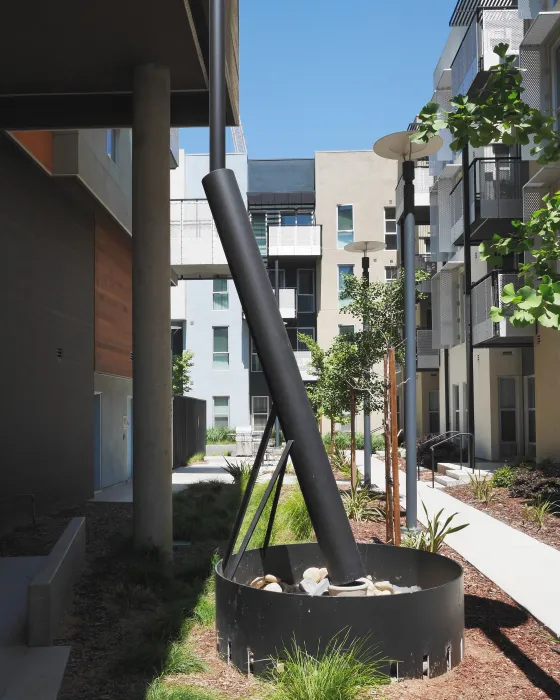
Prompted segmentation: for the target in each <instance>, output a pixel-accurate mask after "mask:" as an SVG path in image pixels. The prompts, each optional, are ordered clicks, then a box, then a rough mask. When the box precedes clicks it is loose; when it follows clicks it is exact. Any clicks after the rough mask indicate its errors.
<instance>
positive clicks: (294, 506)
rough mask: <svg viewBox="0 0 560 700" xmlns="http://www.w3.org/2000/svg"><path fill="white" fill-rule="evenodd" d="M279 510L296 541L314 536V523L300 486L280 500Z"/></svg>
mask: <svg viewBox="0 0 560 700" xmlns="http://www.w3.org/2000/svg"><path fill="white" fill-rule="evenodd" d="M279 511H280V515H281V517H283V518H284V520H285V523H286V526H287V527H288V529H289V530H290V532H291V533H292V535H293V536H294V539H295V541H296V542H308V541H309V540H311V539H312V538H313V525H312V524H311V518H310V517H309V513H308V512H307V506H306V505H305V501H304V500H303V494H302V493H301V491H300V490H299V488H297V489H295V490H294V491H292V492H291V493H290V494H289V496H288V497H287V498H286V499H285V501H284V502H282V501H281V502H280V506H279Z"/></svg>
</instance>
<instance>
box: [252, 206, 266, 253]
mask: <svg viewBox="0 0 560 700" xmlns="http://www.w3.org/2000/svg"><path fill="white" fill-rule="evenodd" d="M251 226H252V228H253V233H254V234H255V238H256V239H257V244H258V246H259V251H260V253H261V255H266V252H267V251H266V241H267V235H266V226H267V221H266V214H265V213H254V212H252V213H251Z"/></svg>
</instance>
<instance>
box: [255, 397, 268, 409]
mask: <svg viewBox="0 0 560 700" xmlns="http://www.w3.org/2000/svg"><path fill="white" fill-rule="evenodd" d="M253 413H268V396H253Z"/></svg>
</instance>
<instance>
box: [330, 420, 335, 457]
mask: <svg viewBox="0 0 560 700" xmlns="http://www.w3.org/2000/svg"><path fill="white" fill-rule="evenodd" d="M330 420H331V457H333V456H334V420H333V418H332V416H331V419H330Z"/></svg>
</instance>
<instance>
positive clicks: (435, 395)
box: [428, 391, 439, 433]
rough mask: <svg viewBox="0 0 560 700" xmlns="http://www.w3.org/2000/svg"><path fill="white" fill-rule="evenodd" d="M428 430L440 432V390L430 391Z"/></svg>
mask: <svg viewBox="0 0 560 700" xmlns="http://www.w3.org/2000/svg"><path fill="white" fill-rule="evenodd" d="M428 432H430V433H439V391H428Z"/></svg>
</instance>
